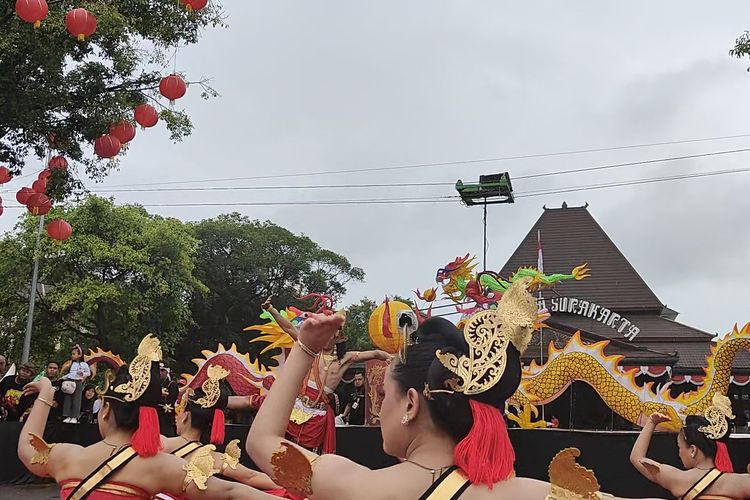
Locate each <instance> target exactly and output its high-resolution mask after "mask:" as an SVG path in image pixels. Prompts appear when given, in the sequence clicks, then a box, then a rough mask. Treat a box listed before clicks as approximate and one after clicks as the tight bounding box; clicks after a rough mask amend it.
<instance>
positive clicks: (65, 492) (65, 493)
mask: <svg viewBox="0 0 750 500" xmlns="http://www.w3.org/2000/svg"><path fill="white" fill-rule="evenodd" d="M70 482H75V483H76V484H75V486H74V487H72V488H60V500H67V498H68V497H69V496H70V494H71V493H73V490H74V489H75V488H76V487H77V486H78V484H77V483H79V482H80V480H75V481H74V480H70V479H69V480H66V481H61V482H60V484H63V485H66V486H67V483H70ZM107 484H111V485H115V486H124V487H126V488H130V489H132V490H135V491H137V492H138V493H139V494H138V496H123V495H122V494H121V493H120V494H114V493H109V492H106V491H99V490H94V491H92V492H91V493H90V494H89V496H88V497H86V498H89V499H91V500H122V499H123V498H151V495H149V494H148V493H146V492H145V491H144V490H142V489H140V488H138V487H137V486H133V485H131V484H125V483H118V482H116V481H108V482H107V483H105V486H106V485H107Z"/></svg>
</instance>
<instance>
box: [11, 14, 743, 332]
mask: <svg viewBox="0 0 750 500" xmlns="http://www.w3.org/2000/svg"><path fill="white" fill-rule="evenodd" d="M224 3H225V8H226V11H227V13H228V16H229V19H228V22H229V28H228V29H225V30H221V29H219V30H213V31H209V32H207V33H206V35H205V36H204V38H203V39H202V40H201V42H200V43H199V44H198V45H197V46H193V47H189V48H186V49H182V50H181V51H180V53H179V58H178V65H177V67H178V70H180V71H182V72H185V73H186V74H187V75H188V76H189V78H190V79H193V80H197V79H199V78H200V77H202V76H210V77H212V78H213V86H214V87H215V88H216V89H217V90H218V91H219V92H220V93H221V97H219V98H217V99H211V100H209V101H203V100H201V99H200V97H199V92H198V89H197V88H191V89H190V90H189V92H188V95H187V97H186V98H184V99H182V100H180V101H179V102H178V103H177V105H178V106H179V107H184V108H185V109H187V110H188V112H189V113H190V115H191V116H192V118H193V122H194V124H195V131H194V134H193V135H192V136H191V137H189V138H188V139H187V140H186V141H185V142H183V143H180V144H172V143H170V142H169V141H168V138H167V134H166V132H165V130H164V129H163V126H160V127H157V128H156V129H151V130H148V131H145V132H144V131H139V132H138V134H139V135H138V137H137V138H136V140H135V141H134V143H133V145H132V146H131V148H130V152H129V153H128V155H127V156H126V157H124V158H123V160H122V164H121V170H120V171H119V172H116V173H114V174H112V175H111V176H110V177H109V178H108V179H107V181H106V182H105V183H104V184H103V185H101V186H94V185H91V186H90V187H92V188H93V189H94V190H102V189H104V187H107V186H109V187H112V186H122V185H128V184H135V183H157V182H171V181H185V180H204V179H210V178H231V177H243V176H257V175H273V174H286V173H304V172H320V171H327V170H342V169H358V168H370V167H385V166H394V165H404V164H415V163H433V162H448V161H459V160H471V159H478V158H494V157H505V156H513V155H526V154H537V153H547V152H556V151H569V150H580V149H589V148H599V147H608V146H620V145H628V144H643V143H652V142H661V141H671V140H681V139H694V138H706V137H717V136H726V135H736V134H746V133H750V123H748V109H750V74H748V73H747V72H746V71H745V69H746V67H747V66H750V61H747V60H745V61H739V60H736V59H732V58H730V57H729V55H728V50H729V49H730V48H731V47H732V46H733V42H734V39H735V38H736V37H737V36H738V35H739V34H740V33H741V32H742V31H743V30H745V29H750V4H748V3H747V2H746V1H739V0H738V1H725V2H721V3H720V4H717V3H716V2H705V1H694V0H691V1H685V0H681V1H659V2H653V1H642V0H639V1H630V2H619V3H614V2H601V1H582V0H580V1H576V2H553V1H549V2H497V1H472V2H456V1H441V0H422V1H417V0H412V1H409V2H404V1H402V0H400V1H391V0H380V1H377V2H352V1H351V0H347V1H343V0H342V1H318V2H310V1H294V2H292V1H283V0H277V1H273V2H268V1H247V0H243V1H240V0H225V2H224ZM748 147H750V137H748V138H738V139H731V140H722V141H713V142H701V143H691V144H677V145H670V146H660V147H647V148H636V149H629V150H620V151H607V152H599V153H593V154H592V153H589V154H579V155H567V156H557V157H548V158H536V159H523V160H514V161H504V162H487V163H478V164H477V163H474V164H471V163H469V164H463V165H451V166H434V167H429V168H418V169H404V170H391V171H377V172H368V173H347V174H337V175H316V176H307V177H299V178H279V179H266V180H255V181H252V180H245V181H217V182H210V183H209V182H198V183H195V184H191V185H180V187H186V186H198V187H205V186H252V185H256V186H257V185H286V186H290V187H291V186H294V185H310V184H347V183H394V182H405V183H408V182H441V181H448V182H453V181H455V180H456V179H458V178H461V179H464V180H469V181H470V180H476V179H477V178H478V176H479V175H480V174H483V173H493V172H498V171H506V170H507V171H509V172H510V173H511V176H522V175H526V174H531V173H539V172H553V171H559V170H564V169H571V168H580V167H589V166H596V165H602V164H608V163H616V162H622V161H637V160H645V159H651V158H662V157H668V156H676V155H684V154H695V153H705V152H713V151H721V150H730V149H738V148H748ZM749 157H750V155H749V154H748V153H738V154H731V155H725V156H718V157H709V158H701V159H696V160H691V161H675V162H668V163H656V164H653V165H647V166H637V167H629V168H620V169H613V170H609V171H605V172H601V173H598V174H593V173H589V174H574V175H564V176H556V177H544V178H538V179H528V180H521V179H519V180H517V181H515V182H514V188H515V189H516V191H517V192H518V193H522V192H526V191H532V190H538V189H547V188H554V187H565V186H581V185H588V184H596V183H601V182H611V181H621V180H632V179H642V178H650V177H661V176H667V175H677V174H681V173H686V172H702V171H714V170H723V169H734V168H742V167H746V166H750V165H748V158H749ZM32 167H33V168H38V167H37V166H30V167H29V168H32ZM18 187H20V183H19V184H18V186H17V185H16V183H13V184H11V188H10V189H11V190H12V191H13V192H15V190H16V189H18ZM172 187H174V186H172ZM748 188H750V173H739V174H733V175H728V176H717V177H710V178H704V179H695V180H683V181H677V182H671V183H660V184H648V185H644V186H631V187H623V188H618V189H610V190H603V191H587V192H578V193H566V194H555V195H549V196H542V197H535V198H527V199H522V198H519V200H518V201H517V203H516V204H515V205H501V206H496V207H493V208H492V209H491V211H490V227H489V239H490V254H489V267H490V268H491V269H493V268H494V269H497V268H500V267H501V266H502V265H503V264H504V263H505V261H506V260H507V259H508V257H509V256H510V255H511V253H512V252H513V250H514V249H515V248H516V246H517V245H518V243H519V242H520V241H521V239H522V238H523V237H524V236H525V234H526V233H527V232H528V230H529V228H530V227H531V225H532V224H533V223H534V222H535V221H536V219H537V218H538V217H539V216H540V214H541V212H542V205H543V204H546V205H547V206H560V204H561V203H562V202H563V201H567V203H568V204H569V205H582V204H583V203H585V202H589V203H590V207H589V210H590V211H591V213H592V214H593V216H594V217H595V218H596V219H597V221H598V222H599V223H600V224H601V225H602V226H603V227H604V229H605V230H606V231H607V233H608V234H609V236H610V237H611V238H612V239H613V240H614V242H615V243H616V244H617V245H618V246H619V247H620V249H621V250H622V252H623V253H624V254H625V256H626V257H627V258H628V259H629V260H630V261H631V263H632V264H633V265H634V266H635V268H636V269H637V270H638V271H639V272H640V274H641V275H642V276H643V277H644V279H645V280H646V282H647V283H648V284H649V285H650V286H651V287H652V288H653V289H654V291H655V292H656V294H657V296H658V297H659V298H660V299H661V300H662V302H665V303H666V304H668V305H669V306H670V307H671V308H673V309H676V310H678V311H680V312H681V315H680V317H679V319H680V320H681V321H683V322H685V323H687V324H690V325H693V326H696V327H699V328H703V329H705V330H708V331H711V332H724V331H726V330H727V329H729V328H730V327H731V326H732V324H733V323H735V322H744V321H748V320H750V308H748V293H747V290H748V282H750V269H749V268H748V265H747V262H748V260H749V257H750V234H748V224H747V217H748V215H747V214H749V213H750V196H748V192H750V190H749V189H748ZM101 194H103V195H110V193H105V192H102V193H101ZM453 194H455V192H454V190H453V189H452V188H451V187H450V186H442V187H422V188H368V189H335V190H333V189H325V190H291V189H289V190H275V191H231V190H229V191H226V190H225V191H208V192H207V191H197V192H156V193H154V192H135V193H133V192H130V193H117V194H114V196H115V197H116V199H117V201H118V202H123V203H125V202H139V203H144V204H160V203H168V204H169V203H188V202H198V203H211V202H221V203H234V202H251V201H252V202H256V201H258V202H263V201H292V200H334V199H363V198H405V197H415V196H417V197H424V196H427V197H435V196H450V195H453ZM4 197H6V198H9V199H12V194H11V195H8V194H4ZM6 204H7V203H6ZM150 210H152V211H155V212H157V213H160V214H162V215H165V216H173V217H178V218H180V219H184V220H197V219H202V218H206V217H212V216H215V215H217V214H219V213H222V212H228V211H232V209H231V207H189V208H167V207H160V208H156V207H154V208H150ZM235 210H236V211H239V212H241V213H243V214H245V215H248V216H250V217H253V218H258V219H269V220H271V221H273V222H275V223H277V224H280V225H283V226H285V227H287V228H289V229H291V230H293V231H295V232H302V233H305V234H307V235H309V236H310V237H311V238H313V239H314V240H316V241H317V242H319V243H320V244H321V245H322V246H324V247H327V248H330V249H332V250H334V251H336V252H339V253H341V254H343V255H345V256H347V257H348V258H349V259H350V261H351V262H352V263H353V264H354V265H356V266H360V267H362V268H364V269H365V271H366V273H367V279H366V282H364V283H359V284H355V285H353V286H351V287H350V293H349V294H348V296H347V297H346V299H347V302H354V301H357V300H359V298H361V297H363V296H368V297H371V298H376V299H381V298H382V297H383V296H384V295H385V294H386V293H389V294H392V293H398V294H404V295H405V294H408V293H409V292H410V290H413V289H414V288H417V287H420V288H424V287H427V286H430V285H431V282H432V280H433V278H434V274H435V270H436V268H438V267H440V266H441V265H443V264H445V263H446V262H448V261H449V260H452V259H453V258H454V257H455V256H456V255H459V254H461V255H463V254H465V253H466V252H472V253H476V254H478V255H481V242H482V226H481V210H479V209H475V210H469V209H467V208H465V207H463V206H462V205H460V204H459V203H457V202H456V203H444V204H424V205H359V206H352V205H349V206H286V207H283V206H281V207H280V206H274V207H247V206H245V207H242V206H238V207H236V209H235ZM18 213H19V212H18V211H17V210H6V213H5V214H4V215H3V216H2V217H0V230H3V231H5V230H8V229H10V228H11V227H12V225H13V224H14V222H15V218H16V216H17V214H18ZM560 271H563V270H560Z"/></svg>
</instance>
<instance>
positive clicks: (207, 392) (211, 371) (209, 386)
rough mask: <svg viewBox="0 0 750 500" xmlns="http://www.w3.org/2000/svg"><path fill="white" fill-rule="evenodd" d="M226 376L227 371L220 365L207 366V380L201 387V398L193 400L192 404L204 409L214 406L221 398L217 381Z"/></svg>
mask: <svg viewBox="0 0 750 500" xmlns="http://www.w3.org/2000/svg"><path fill="white" fill-rule="evenodd" d="M228 375H229V371H228V370H227V369H225V368H224V367H222V366H220V365H211V366H209V367H208V378H207V379H206V381H205V382H203V385H201V389H202V390H203V396H202V397H200V398H198V399H197V400H195V401H194V403H195V404H197V405H200V406H201V408H205V409H209V408H213V407H214V406H216V403H217V402H218V401H219V398H220V397H221V386H220V385H219V381H221V380H222V379H225V378H227V376H228Z"/></svg>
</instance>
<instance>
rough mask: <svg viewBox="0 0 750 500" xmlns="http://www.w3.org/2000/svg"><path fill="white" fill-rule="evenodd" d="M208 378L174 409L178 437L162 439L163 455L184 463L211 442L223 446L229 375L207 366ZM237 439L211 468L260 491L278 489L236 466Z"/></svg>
mask: <svg viewBox="0 0 750 500" xmlns="http://www.w3.org/2000/svg"><path fill="white" fill-rule="evenodd" d="M207 373H208V378H207V379H206V381H205V382H203V385H202V386H201V388H200V389H198V390H197V391H194V392H193V391H192V390H191V389H188V390H187V393H186V394H184V395H183V396H182V400H181V402H180V404H179V405H178V406H177V409H176V414H177V417H176V421H177V437H172V438H164V439H163V442H164V452H165V453H171V454H173V455H175V456H178V457H180V458H184V459H185V460H189V459H190V457H191V456H192V455H193V453H195V452H196V451H198V450H200V449H201V448H202V447H203V443H210V444H213V445H216V446H219V447H223V446H224V409H225V408H226V407H227V401H228V399H229V388H228V387H227V384H226V382H225V381H224V379H225V378H226V377H227V375H229V372H228V371H227V370H226V369H224V368H222V367H221V366H219V365H213V366H209V367H208V370H207ZM238 443H239V440H235V441H231V442H230V443H229V444H228V445H227V447H226V451H225V452H224V453H223V454H222V453H218V452H214V453H213V457H214V469H216V470H218V471H220V473H221V475H223V476H226V477H228V478H231V479H234V480H235V481H239V482H241V483H244V484H247V485H249V486H253V487H255V488H258V489H262V490H274V489H278V488H279V487H278V486H277V485H276V484H275V483H274V482H273V481H271V478H269V477H268V476H267V475H265V474H263V473H262V472H257V471H254V470H252V469H248V468H247V467H245V466H244V465H242V464H240V463H239V460H240V453H241V452H240V447H239V446H238Z"/></svg>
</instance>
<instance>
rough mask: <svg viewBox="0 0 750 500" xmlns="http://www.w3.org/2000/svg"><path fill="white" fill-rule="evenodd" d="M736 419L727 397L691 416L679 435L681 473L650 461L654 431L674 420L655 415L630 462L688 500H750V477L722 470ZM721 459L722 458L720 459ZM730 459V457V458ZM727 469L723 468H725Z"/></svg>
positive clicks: (659, 483)
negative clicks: (732, 419)
mask: <svg viewBox="0 0 750 500" xmlns="http://www.w3.org/2000/svg"><path fill="white" fill-rule="evenodd" d="M728 417H733V416H732V412H731V404H730V402H729V399H728V398H727V397H726V396H722V395H720V394H716V395H715V396H714V399H713V404H712V406H710V407H709V408H708V409H707V410H706V411H705V413H704V415H703V416H700V415H690V416H688V417H687V419H686V420H685V425H684V426H683V427H682V429H680V432H678V433H677V447H678V450H679V454H680V460H681V461H682V465H683V466H684V467H685V469H687V470H680V469H677V468H676V467H672V466H671V465H666V464H660V463H658V462H656V461H654V460H650V459H648V458H646V453H647V452H648V446H649V444H650V443H651V436H652V435H653V433H654V429H655V428H656V426H657V425H659V424H661V423H662V422H668V421H669V420H670V419H669V417H668V416H666V415H662V414H659V413H654V414H653V415H651V417H650V418H649V420H648V422H646V425H645V426H644V427H643V430H642V431H641V433H640V435H639V436H638V439H637V440H636V442H635V445H634V446H633V451H632V452H631V453H630V462H631V463H632V464H633V466H635V468H636V469H638V472H640V473H641V474H643V476H644V477H646V478H647V479H648V480H649V481H651V482H654V483H656V484H658V485H659V486H661V487H663V488H665V489H667V490H669V491H670V492H671V493H672V494H673V495H675V496H676V497H678V498H680V499H684V500H730V499H735V500H740V499H746V498H750V475H748V474H732V473H724V472H722V471H721V470H720V468H718V466H719V465H720V464H721V460H718V459H717V449H720V448H721V445H722V444H723V443H721V444H719V443H720V440H723V439H725V438H726V436H727V434H728V433H729V425H728V423H727V418H728ZM720 456H721V455H720ZM727 459H728V457H727ZM722 468H723V467H722Z"/></svg>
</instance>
